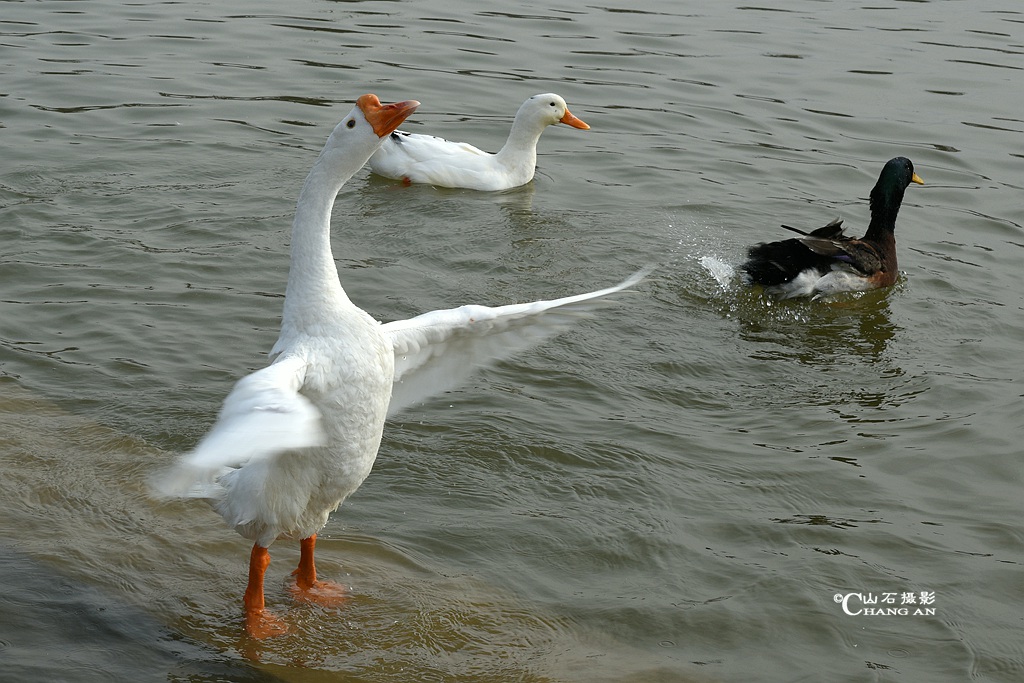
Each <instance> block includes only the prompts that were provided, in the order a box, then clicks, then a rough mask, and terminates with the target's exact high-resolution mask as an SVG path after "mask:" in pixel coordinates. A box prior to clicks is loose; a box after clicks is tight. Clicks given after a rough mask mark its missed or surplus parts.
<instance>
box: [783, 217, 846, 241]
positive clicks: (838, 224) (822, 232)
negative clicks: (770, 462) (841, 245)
mask: <svg viewBox="0 0 1024 683" xmlns="http://www.w3.org/2000/svg"><path fill="white" fill-rule="evenodd" d="M782 227H783V228H785V229H786V230H789V231H790V232H795V233H796V234H798V235H803V236H804V237H822V238H825V239H832V240H835V239H844V238H846V235H844V234H843V219H842V218H835V219H833V220H832V222H830V223H829V224H828V225H823V226H822V227H820V228H818V229H817V230H812V231H810V232H804V231H803V230H801V229H800V228H794V227H793V226H791V225H783V226H782Z"/></svg>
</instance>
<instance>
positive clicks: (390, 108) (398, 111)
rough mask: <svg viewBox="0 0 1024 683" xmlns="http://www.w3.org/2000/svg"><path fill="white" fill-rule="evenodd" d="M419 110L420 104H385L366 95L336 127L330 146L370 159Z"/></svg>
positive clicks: (357, 101)
mask: <svg viewBox="0 0 1024 683" xmlns="http://www.w3.org/2000/svg"><path fill="white" fill-rule="evenodd" d="M418 106H420V103H419V102H417V101H416V100H406V101H405V102H396V103H394V104H381V103H380V100H379V99H378V98H377V96H376V95H363V96H361V97H360V98H359V99H358V100H356V106H355V107H353V108H352V111H350V112H349V113H348V116H346V117H345V118H343V119H342V120H341V123H339V124H338V125H337V126H335V128H334V132H332V133H331V137H330V138H329V140H328V143H327V146H328V148H330V147H345V148H347V149H351V150H352V151H353V153H354V152H355V151H356V150H359V151H361V152H364V153H365V155H366V158H367V159H369V158H370V156H371V155H372V154H373V153H374V152H376V151H377V148H378V147H380V145H381V144H382V143H383V141H384V138H386V137H387V136H389V135H391V133H393V132H394V131H395V129H396V128H398V127H399V126H400V125H402V122H403V121H405V120H406V119H407V118H409V116H410V115H411V114H412V113H413V112H414V111H416V108H417V107H418Z"/></svg>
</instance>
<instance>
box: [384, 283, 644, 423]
mask: <svg viewBox="0 0 1024 683" xmlns="http://www.w3.org/2000/svg"><path fill="white" fill-rule="evenodd" d="M647 272H649V271H646V270H645V271H641V272H638V273H636V274H635V275H633V276H632V277H630V278H629V279H627V280H625V281H623V282H621V283H619V284H618V285H615V286H614V287H608V288H607V289H602V290H598V291H596V292H588V293H586V294H579V295H576V296H569V297H565V298H562V299H554V300H550V301H534V302H532V303H526V304H511V305H508V306H498V307H494V308H492V307H488V306H461V307H459V308H452V309H448V310H443V311H432V312H430V313H424V314H423V315H419V316H417V317H415V318H410V319H408V320H399V321H396V322H392V323H387V324H385V325H383V326H382V329H383V332H384V333H385V335H386V336H387V337H388V338H390V340H391V343H392V345H393V348H394V351H395V384H394V388H393V391H392V395H391V404H390V406H389V408H388V415H389V416H392V415H395V414H397V413H398V412H400V411H401V410H403V409H404V408H407V407H408V406H410V405H412V404H414V403H417V402H419V401H421V400H423V399H425V398H427V397H429V396H432V395H435V394H438V393H441V392H443V391H446V390H448V389H452V388H454V387H456V386H458V385H459V384H460V383H461V382H462V380H464V379H465V378H466V377H468V376H469V374H470V373H471V372H472V371H473V370H474V369H476V368H479V367H481V366H483V365H486V364H487V363H490V362H494V361H497V360H501V359H503V358H508V357H509V356H511V355H513V354H515V353H516V352H518V351H522V350H524V349H527V348H529V347H531V346H533V345H534V344H537V343H539V342H541V341H543V340H544V339H547V338H548V337H551V336H553V335H555V334H558V333H559V332H561V331H562V330H565V329H566V328H568V327H569V326H570V325H571V324H572V323H573V322H575V321H576V320H578V319H579V318H580V317H583V316H586V315H588V314H590V313H591V312H593V311H594V310H595V309H596V308H597V307H599V306H600V305H601V304H602V303H606V302H607V300H606V299H604V297H607V296H608V295H610V294H614V293H616V292H619V291H622V290H623V289H626V288H628V287H631V286H633V285H635V284H636V283H637V282H639V281H640V280H642V279H643V277H644V276H645V275H646V274H647Z"/></svg>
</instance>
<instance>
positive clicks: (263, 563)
mask: <svg viewBox="0 0 1024 683" xmlns="http://www.w3.org/2000/svg"><path fill="white" fill-rule="evenodd" d="M268 566H270V553H269V552H268V551H267V549H266V548H263V547H261V546H260V545H259V544H254V545H253V547H252V554H251V555H250V557H249V585H248V586H247V587H246V589H245V631H246V633H248V634H249V635H250V636H252V637H253V638H257V639H260V640H262V639H263V638H272V637H274V636H280V635H283V634H285V633H287V632H288V626H287V625H286V624H285V623H284V622H283V621H282V620H281V619H280V618H279V617H275V616H274V615H273V614H271V613H269V612H267V610H266V604H265V602H264V598H263V576H264V575H265V574H266V573H267V567H268Z"/></svg>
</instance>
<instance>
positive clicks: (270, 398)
mask: <svg viewBox="0 0 1024 683" xmlns="http://www.w3.org/2000/svg"><path fill="white" fill-rule="evenodd" d="M418 105H419V103H418V102H415V101H408V102H400V103H398V104H389V105H381V104H380V100H378V99H377V97H376V96H374V95H363V96H362V97H360V98H359V100H358V102H357V104H356V106H355V108H354V109H352V111H351V112H350V113H349V114H348V116H346V117H345V118H344V119H343V120H342V121H341V123H339V124H338V126H337V127H336V128H335V129H334V132H332V133H331V135H330V137H329V138H328V139H327V144H326V146H325V147H324V149H323V151H322V152H321V153H320V156H319V157H318V158H317V160H316V163H315V164H314V165H313V168H312V170H311V171H310V172H309V176H308V177H307V178H306V182H305V184H304V185H303V187H302V191H301V193H300V195H299V200H298V206H297V207H296V211H295V222H294V225H293V228H292V242H291V270H290V272H289V274H288V286H287V290H286V292H285V301H284V315H283V319H282V321H281V335H280V337H279V338H278V340H277V343H276V344H275V345H274V348H273V350H272V351H271V354H270V357H271V359H272V363H271V365H269V366H267V367H265V368H263V369H262V370H258V371H256V372H254V373H252V374H251V375H249V376H247V377H244V378H243V379H242V380H240V381H239V382H238V383H237V384H236V385H235V387H234V389H232V391H231V393H230V394H228V396H227V398H226V399H225V400H224V405H223V407H222V408H221V412H220V415H219V416H218V419H217V422H216V424H215V425H214V426H213V428H212V429H211V430H210V432H209V433H208V434H207V435H206V436H205V437H204V438H203V439H202V440H201V441H200V443H199V444H198V445H197V446H196V448H195V450H194V451H192V452H191V453H188V454H186V455H184V456H182V457H181V458H180V459H179V460H178V461H177V462H176V464H175V465H174V466H173V467H172V468H170V469H169V470H168V471H166V472H164V473H162V474H161V475H159V476H158V477H157V478H156V479H155V480H154V482H153V483H154V489H155V490H156V492H157V493H158V494H160V495H162V496H173V497H194V498H207V499H209V500H210V501H211V502H212V504H213V506H214V508H215V509H216V510H217V511H218V512H219V513H220V514H221V515H222V516H223V517H224V520H225V521H226V522H227V523H228V524H229V525H231V526H233V527H234V528H235V530H236V531H238V533H240V534H241V535H242V536H244V537H245V538H248V539H250V540H252V541H253V542H254V544H253V548H252V554H251V557H250V563H249V584H248V587H247V588H246V591H245V600H244V603H245V627H246V630H247V631H248V632H249V633H250V634H251V635H252V636H254V637H256V638H264V637H267V636H273V635H277V634H280V633H284V632H285V631H286V626H285V624H284V623H283V622H282V621H281V620H280V619H279V618H277V617H275V616H274V615H272V614H270V613H269V612H267V611H266V609H265V602H264V595H263V577H264V574H265V572H266V570H267V566H268V565H269V563H270V555H269V553H268V551H267V548H268V547H269V546H270V544H271V543H273V542H274V540H275V539H277V538H291V539H299V540H300V541H301V544H300V547H301V554H300V559H299V566H298V568H297V569H296V570H295V571H294V572H293V573H292V574H293V576H294V579H295V584H294V586H293V587H292V591H293V594H294V595H295V597H297V598H299V599H304V600H308V601H314V602H318V603H321V604H328V605H330V604H337V603H338V602H339V601H340V600H341V598H342V596H343V595H344V589H342V588H341V587H340V586H338V585H336V584H331V583H328V582H325V581H320V580H318V579H317V576H316V567H315V564H314V562H313V550H314V546H315V544H316V533H317V532H318V531H319V530H320V529H322V528H323V526H324V525H325V524H326V523H327V518H328V515H329V514H330V513H331V512H332V511H334V510H335V509H337V508H338V506H339V505H340V504H341V503H342V501H344V500H345V498H346V497H347V496H348V495H349V494H351V493H352V492H353V491H355V490H356V489H357V488H358V487H359V485H360V484H361V483H362V482H363V480H364V479H365V478H366V476H367V475H368V474H369V473H370V468H371V467H372V466H373V462H374V460H375V458H376V457H377V449H378V447H379V446H380V440H381V434H382V432H383V429H384V421H385V418H386V417H387V416H389V415H393V414H394V413H395V412H397V411H399V410H401V409H402V408H404V407H406V406H408V405H410V404H411V403H414V402H416V401H418V400H421V399H423V398H425V397H427V396H429V395H431V394H434V393H438V392H440V391H443V390H445V389H449V388H452V387H453V386H454V385H455V384H457V383H458V382H459V381H460V380H461V379H463V378H464V377H465V376H467V375H468V374H469V373H470V372H471V370H472V369H473V367H474V366H479V365H480V364H481V363H483V362H486V361H488V360H492V359H497V358H501V357H504V356H508V355H510V354H511V353H514V352H516V351H519V350H522V349H525V348H527V347H529V346H531V345H532V344H534V343H535V342H537V341H539V340H541V339H543V338H545V337H547V336H550V335H552V334H555V333H556V332H559V331H560V330H562V329H565V328H566V327H567V326H568V325H569V324H570V323H571V322H573V320H575V319H576V318H579V317H580V316H581V315H583V314H585V313H586V312H587V311H588V310H590V309H592V308H593V307H594V306H595V305H596V304H597V303H598V300H599V299H601V298H602V297H605V296H606V295H609V294H612V293H614V292H618V291H620V290H622V289H624V288H626V287H629V286H630V285H632V284H634V283H636V282H637V281H638V280H639V279H640V277H641V275H640V274H637V275H635V276H633V277H632V278H630V279H628V280H626V281H625V282H623V283H621V284H619V285H617V286H615V287H610V288H608V289H604V290H601V291H597V292H590V293H588V294H580V295H577V296H572V297H567V298H563V299H556V300H553V301H536V302H533V303H527V304H515V305H510V306H500V307H497V308H488V307H486V306H463V307H461V308H455V309H451V310H445V311H432V312H430V313H425V314H423V315H420V316H418V317H415V318H412V319H410V320H401V321H397V322H392V323H387V324H384V325H382V324H380V323H378V322H377V321H376V320H374V319H373V318H372V317H371V316H370V315H369V314H368V313H366V312H365V311H363V310H362V309H360V308H358V307H357V306H356V305H355V304H353V303H352V302H351V301H350V300H349V298H348V296H346V294H345V290H344V289H342V287H341V284H340V283H339V281H338V271H337V268H336V267H335V264H334V257H333V256H332V254H331V235H330V232H331V208H332V205H333V203H334V200H335V197H336V195H337V194H338V191H339V190H340V189H341V186H342V185H343V184H344V183H345V182H346V181H347V180H348V179H349V178H351V177H352V175H353V174H355V173H356V172H357V171H358V170H359V169H360V168H361V167H362V166H363V164H365V163H366V160H367V159H368V158H369V157H370V155H371V154H373V152H374V151H375V150H376V149H377V148H378V147H379V145H380V142H381V139H382V138H384V137H386V136H387V135H388V134H390V133H391V132H392V131H393V130H394V129H395V128H397V127H398V125H399V124H400V123H401V122H402V121H403V120H405V118H406V117H407V116H409V115H410V114H411V113H412V112H413V111H414V110H415V109H416V107H417V106H418Z"/></svg>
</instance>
